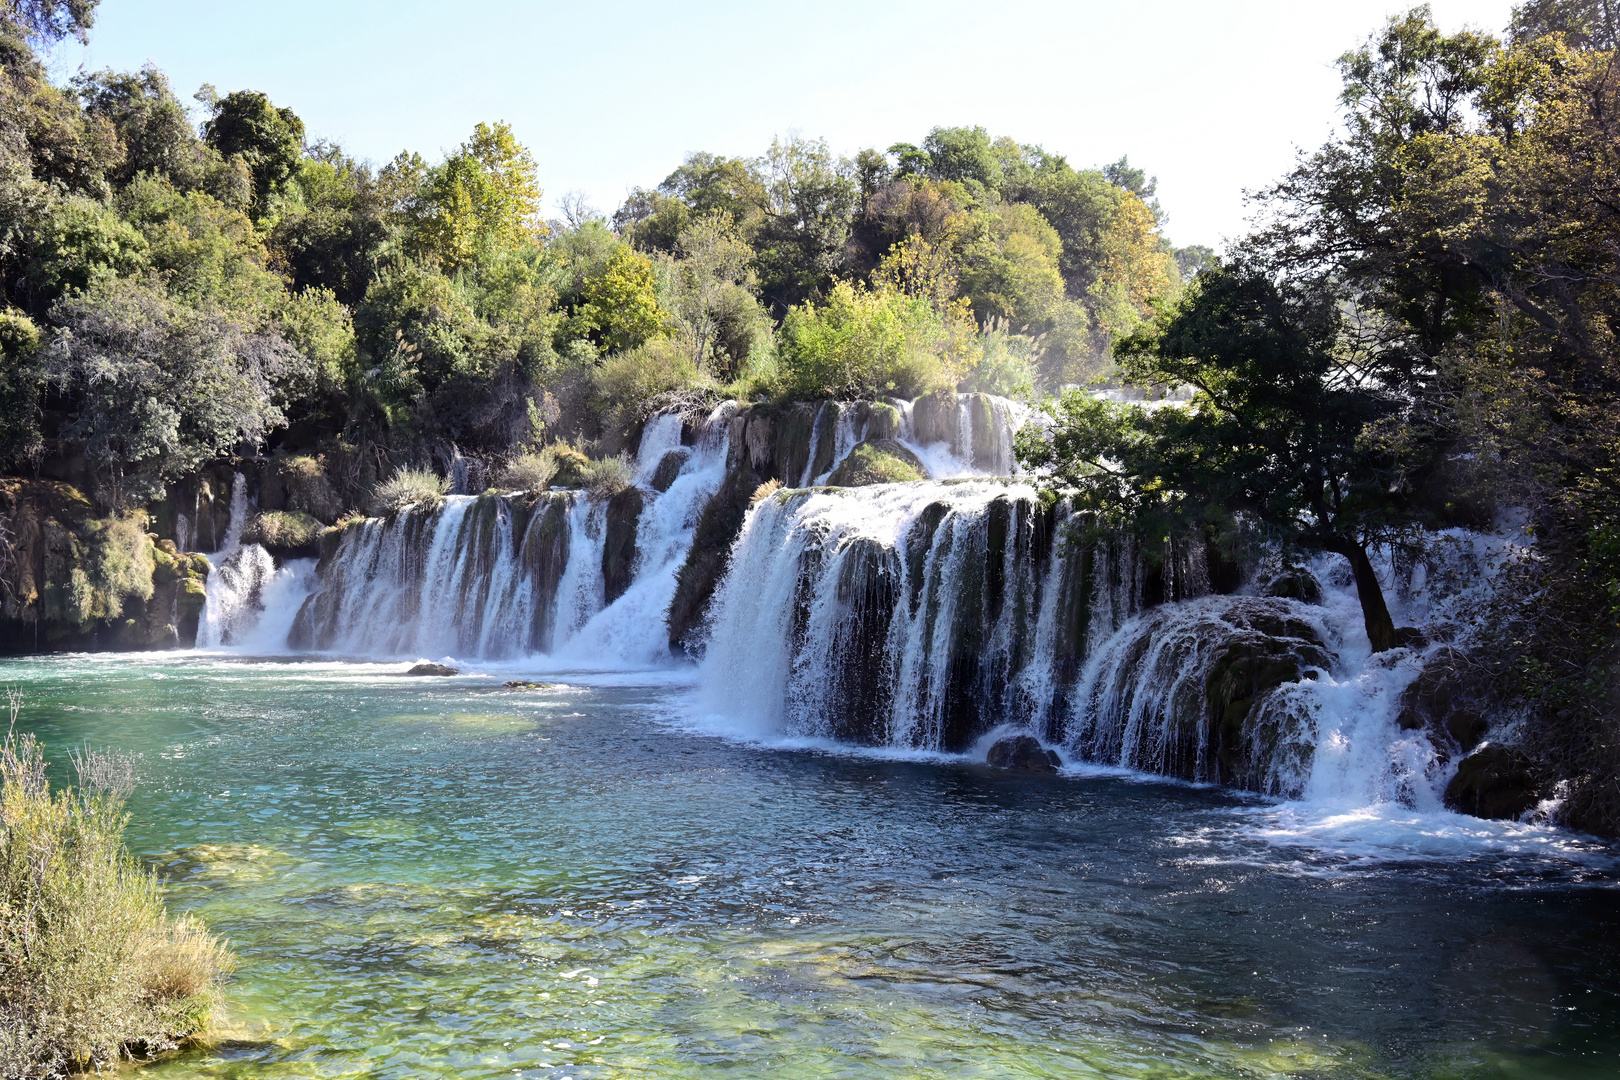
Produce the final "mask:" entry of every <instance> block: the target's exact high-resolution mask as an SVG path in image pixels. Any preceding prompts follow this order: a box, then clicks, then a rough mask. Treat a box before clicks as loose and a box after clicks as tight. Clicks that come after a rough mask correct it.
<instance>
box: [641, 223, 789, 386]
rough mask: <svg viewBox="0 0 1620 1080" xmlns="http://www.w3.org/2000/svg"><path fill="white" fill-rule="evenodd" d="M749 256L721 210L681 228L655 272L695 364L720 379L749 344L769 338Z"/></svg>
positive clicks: (728, 373)
mask: <svg viewBox="0 0 1620 1080" xmlns="http://www.w3.org/2000/svg"><path fill="white" fill-rule="evenodd" d="M752 256H753V252H752V251H751V250H750V249H749V247H748V245H747V243H746V242H744V241H743V239H742V237H741V236H740V235H739V234H738V232H737V229H736V225H735V223H734V222H733V221H732V219H731V218H730V216H728V215H727V214H725V213H724V212H723V211H714V212H711V213H709V214H707V215H705V216H703V217H700V218H698V219H696V220H695V221H693V222H692V223H691V224H690V225H688V226H687V227H686V228H685V229H683V230H682V231H681V233H680V235H679V236H678V237H677V238H676V242H675V257H670V256H662V257H660V258H659V259H658V262H657V266H656V268H657V270H658V271H659V273H660V276H661V278H662V285H663V292H664V295H665V297H666V304H667V306H668V308H669V310H670V311H671V313H672V314H673V315H674V316H675V319H676V321H677V323H678V334H679V336H680V337H681V338H682V340H683V342H684V344H685V346H686V348H687V350H688V351H689V353H690V354H691V357H692V360H693V362H694V363H695V364H697V365H700V366H702V367H705V368H707V369H708V370H710V371H713V372H714V373H715V374H716V375H718V376H719V377H721V378H727V377H730V376H732V375H734V374H736V372H737V371H738V370H739V369H740V367H741V365H742V364H743V362H744V361H745V360H746V359H747V358H748V355H749V353H750V352H752V351H753V348H754V343H755V342H756V341H759V340H760V339H762V338H764V337H766V336H767V335H769V333H770V320H769V318H768V317H767V316H766V315H765V311H764V309H763V308H762V307H761V306H760V303H759V300H758V299H757V298H756V296H755V294H754V289H755V288H756V286H757V280H756V278H755V276H754V272H753V268H752V266H751V263H752Z"/></svg>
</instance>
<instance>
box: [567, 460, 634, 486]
mask: <svg viewBox="0 0 1620 1080" xmlns="http://www.w3.org/2000/svg"><path fill="white" fill-rule="evenodd" d="M581 472H582V480H583V481H584V482H583V483H582V484H580V486H581V487H584V488H589V489H590V491H591V494H593V495H602V496H610V495H617V494H618V493H619V492H621V491H623V490H624V489H625V488H627V487H629V486H630V485H631V484H632V483H634V482H635V478H636V467H635V466H634V465H632V464H630V459H629V457H627V456H626V455H624V454H618V455H616V456H614V457H607V458H599V459H597V460H596V461H590V462H587V463H586V465H585V467H584V469H583V470H581Z"/></svg>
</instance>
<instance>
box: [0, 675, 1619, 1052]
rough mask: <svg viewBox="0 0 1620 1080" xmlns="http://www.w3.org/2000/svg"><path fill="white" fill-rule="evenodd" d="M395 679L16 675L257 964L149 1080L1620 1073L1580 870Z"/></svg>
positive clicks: (1225, 807) (1487, 836)
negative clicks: (192, 1040)
mask: <svg viewBox="0 0 1620 1080" xmlns="http://www.w3.org/2000/svg"><path fill="white" fill-rule="evenodd" d="M401 667H402V665H398V664H395V665H381V664H348V663H342V662H337V661H318V662H317V661H285V662H269V661H252V660H248V659H244V658H238V657H219V656H203V655H196V654H193V655H189V656H186V655H167V656H157V655H149V656H139V657H128V656H126V657H58V658H53V659H50V660H43V661H23V660H15V661H5V662H3V663H0V681H3V682H8V683H13V684H20V685H21V686H22V687H23V688H24V689H25V691H26V693H27V695H28V705H27V708H26V711H25V713H24V722H25V723H26V724H27V726H28V727H29V728H30V729H31V730H34V731H37V732H39V733H40V734H41V736H42V737H43V738H45V739H46V740H48V742H49V744H50V746H51V748H52V751H53V753H54V754H55V755H56V760H57V761H58V762H61V761H62V760H63V755H65V753H66V751H67V750H68V749H70V748H71V747H73V746H75V745H78V744H80V743H81V742H82V741H84V740H88V741H90V742H91V743H92V744H95V745H117V746H121V747H124V748H127V749H129V750H132V751H134V752H136V753H137V754H138V755H139V761H140V766H139V767H140V773H141V778H142V787H141V789H140V791H139V792H138V793H137V795H136V797H135V800H134V802H133V805H132V807H131V809H132V811H133V815H134V817H133V823H132V826H131V834H130V840H131V844H132V847H133V848H134V849H135V850H137V851H138V852H140V853H141V854H142V856H143V857H144V858H146V859H148V860H149V861H150V862H151V864H152V865H154V866H155V867H157V868H158V869H159V871H160V872H161V873H162V874H163V875H164V876H165V877H166V878H167V879H168V881H169V883H170V884H169V887H168V895H169V898H170V901H171V903H172V904H175V905H177V906H180V907H184V908H187V909H191V910H195V911H197V912H199V913H200V914H201V915H202V916H203V917H204V918H205V919H207V920H208V922H209V923H210V925H211V926H212V927H214V928H215V929H216V930H217V931H218V932H220V933H221V934H223V935H225V936H227V937H228V938H229V939H230V941H231V943H232V945H233V947H234V948H235V949H236V950H237V952H238V953H239V954H240V956H241V958H242V966H241V969H240V971H239V972H238V974H237V976H236V978H235V981H234V982H233V984H232V985H231V987H230V999H231V1007H230V1013H229V1016H228V1017H227V1018H226V1021H225V1023H224V1025H223V1026H222V1028H221V1030H220V1031H219V1033H218V1039H217V1041H216V1043H215V1045H214V1046H212V1047H211V1048H208V1049H203V1050H198V1051H193V1052H190V1053H188V1054H187V1055H185V1056H184V1057H182V1058H180V1059H177V1060H174V1061H170V1062H168V1063H165V1064H162V1065H160V1066H158V1067H157V1068H155V1069H154V1070H152V1075H154V1076H157V1077H174V1078H179V1077H249V1076H251V1077H255V1078H259V1077H271V1078H273V1077H349V1076H367V1077H437V1076H442V1077H497V1076H499V1077H510V1076H524V1077H546V1078H551V1080H557V1078H561V1077H565V1076H566V1077H576V1078H585V1077H593V1078H607V1077H615V1078H616V1077H647V1078H652V1077H658V1078H666V1077H701V1076H710V1075H716V1074H720V1073H725V1074H726V1075H731V1076H747V1077H756V1076H758V1077H766V1076H769V1077H790V1078H796V1077H804V1078H810V1077H828V1076H847V1077H864V1076H873V1077H876V1076H885V1077H888V1076H904V1077H908V1078H910V1077H917V1078H936V1077H938V1078H944V1077H963V1078H966V1077H975V1078H977V1077H1094V1076H1108V1077H1141V1078H1144V1080H1145V1078H1154V1080H1159V1078H1171V1077H1189V1078H1191V1077H1254V1078H1271V1077H1278V1078H1281V1077H1354V1078H1358V1080H1359V1078H1369V1080H1370V1078H1374V1077H1406V1076H1412V1077H1436V1078H1439V1077H1498V1076H1500V1077H1510V1076H1511V1077H1565V1076H1578V1077H1585V1076H1591V1077H1598V1076H1607V1075H1611V1074H1612V1063H1613V1062H1614V1061H1615V1060H1616V1056H1617V1054H1620V1041H1617V1037H1616V1032H1617V1030H1620V1024H1617V1021H1620V1005H1617V993H1620V963H1617V961H1620V944H1617V942H1620V935H1617V934H1616V930H1617V929H1620V925H1617V924H1620V906H1617V905H1616V904H1615V902H1614V897H1615V895H1616V894H1615V893H1614V892H1613V890H1612V888H1611V886H1612V885H1613V884H1614V883H1615V881H1616V880H1617V876H1616V874H1615V870H1614V863H1613V854H1612V852H1611V851H1610V850H1609V849H1607V848H1604V847H1602V846H1600V845H1597V844H1595V843H1592V842H1588V841H1581V840H1579V839H1578V838H1572V837H1568V836H1562V838H1561V839H1559V840H1558V841H1557V842H1556V843H1555V842H1553V841H1552V840H1549V839H1547V836H1548V835H1558V834H1547V833H1545V831H1544V833H1541V834H1538V833H1535V832H1534V831H1533V830H1531V829H1530V827H1527V826H1520V827H1515V828H1516V829H1517V832H1514V830H1512V829H1508V828H1506V827H1503V828H1498V827H1496V826H1492V825H1487V824H1485V823H1477V822H1476V823H1474V825H1475V826H1476V827H1477V832H1478V835H1475V836H1465V835H1460V834H1459V835H1453V836H1444V837H1429V839H1427V840H1424V839H1421V837H1423V836H1424V835H1425V830H1426V829H1427V830H1429V831H1432V829H1431V828H1430V827H1431V826H1432V824H1433V822H1432V820H1430V821H1429V824H1428V825H1423V826H1422V827H1421V828H1417V827H1413V826H1412V823H1411V822H1405V823H1404V824H1403V822H1401V821H1399V820H1382V821H1380V820H1373V819H1370V818H1369V817H1367V816H1366V815H1363V816H1362V817H1361V818H1359V819H1356V820H1351V819H1350V818H1349V817H1346V816H1341V817H1339V818H1331V817H1329V816H1325V812H1323V813H1318V812H1317V811H1313V810H1309V809H1300V808H1291V806H1292V804H1281V805H1278V804H1273V803H1268V802H1260V801H1256V800H1254V799H1250V798H1238V797H1234V796H1231V795H1230V794H1227V793H1222V792H1219V791H1215V790H1212V789H1209V788H1200V787H1196V786H1192V785H1187V784H1162V783H1153V782H1146V781H1144V780H1143V779H1142V778H1140V777H1130V776H1123V775H1067V776H1059V777H1050V778H1045V777H1040V778H1019V777H1014V776H1009V775H1005V774H995V773H992V772H990V771H988V770H986V769H983V768H982V767H979V766H973V765H968V764H966V763H963V762H961V761H960V760H953V759H948V758H943V757H941V756H939V755H934V756H932V757H931V758H930V759H929V760H896V759H883V758H880V757H875V756H862V755H859V754H855V753H851V752H848V751H844V752H838V753H828V752H824V751H822V750H817V749H799V750H793V749H783V748H771V749H767V748H761V747H756V746H749V745H745V744H742V743H738V742H735V741H728V740H723V739H718V738H713V737H708V736H705V735H702V734H699V733H697V732H693V731H690V730H684V729H682V728H681V727H680V726H678V725H677V724H675V723H673V722H672V720H671V717H672V716H673V715H675V713H676V712H677V710H676V709H675V708H674V706H673V704H672V701H673V699H674V698H678V697H679V696H680V695H685V694H691V693H693V692H694V691H693V690H691V689H683V688H680V687H673V688H672V687H668V686H653V687H635V686H628V685H620V686H600V685H598V686H590V685H585V684H584V683H583V682H582V681H581V680H578V679H573V678H570V679H568V680H567V685H564V686H560V687H556V688H552V689H542V690H530V691H506V690H503V689H501V688H500V685H499V682H498V681H497V680H496V679H492V678H487V677H484V678H474V677H462V678H451V679H404V678H400V677H399V676H398V674H397V672H398V671H399V670H401ZM620 681H621V682H623V681H627V680H620ZM61 775H62V772H61V771H60V770H58V776H61ZM1420 824H1421V823H1420ZM1515 837H1516V839H1515ZM1481 881H1484V882H1486V883H1487V884H1484V885H1481V884H1478V882H1481Z"/></svg>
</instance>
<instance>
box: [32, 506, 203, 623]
mask: <svg viewBox="0 0 1620 1080" xmlns="http://www.w3.org/2000/svg"><path fill="white" fill-rule="evenodd" d="M148 520H149V519H148V517H147V515H146V514H145V513H144V512H142V511H130V512H127V513H122V514H112V515H108V516H98V515H97V514H96V512H95V508H94V507H93V506H92V505H91V503H90V501H89V500H88V499H86V498H85V497H84V495H83V494H81V493H80V492H79V491H78V489H76V488H74V487H71V486H70V485H68V484H64V483H60V482H57V481H49V480H45V481H30V480H18V479H0V652H9V653H21V652H44V651H56V650H66V649H86V650H94V649H165V648H176V647H190V646H191V645H192V644H194V643H195V641H196V636H197V619H198V617H199V615H200V613H201V611H202V606H203V600H204V597H205V590H206V583H207V580H208V569H209V567H208V560H207V559H206V558H204V557H203V556H201V555H186V554H182V553H180V552H179V550H178V549H177V548H176V546H175V545H174V543H173V542H172V541H169V540H159V539H158V538H157V536H156V534H154V533H150V532H148V531H147V527H148Z"/></svg>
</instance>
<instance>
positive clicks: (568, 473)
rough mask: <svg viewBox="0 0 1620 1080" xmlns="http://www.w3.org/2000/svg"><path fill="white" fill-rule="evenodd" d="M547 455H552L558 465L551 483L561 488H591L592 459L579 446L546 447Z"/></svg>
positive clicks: (562, 444)
mask: <svg viewBox="0 0 1620 1080" xmlns="http://www.w3.org/2000/svg"><path fill="white" fill-rule="evenodd" d="M545 453H548V454H550V455H551V458H552V460H553V461H555V462H556V463H557V471H556V472H555V473H554V474H553V475H552V477H551V483H552V484H553V485H554V486H555V487H561V488H582V487H589V486H590V475H589V473H590V468H591V459H590V457H589V456H588V455H587V454H586V453H585V451H583V450H581V449H580V448H579V447H577V446H573V445H571V444H569V443H565V442H562V443H552V444H551V445H550V446H548V447H546V449H545Z"/></svg>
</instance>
